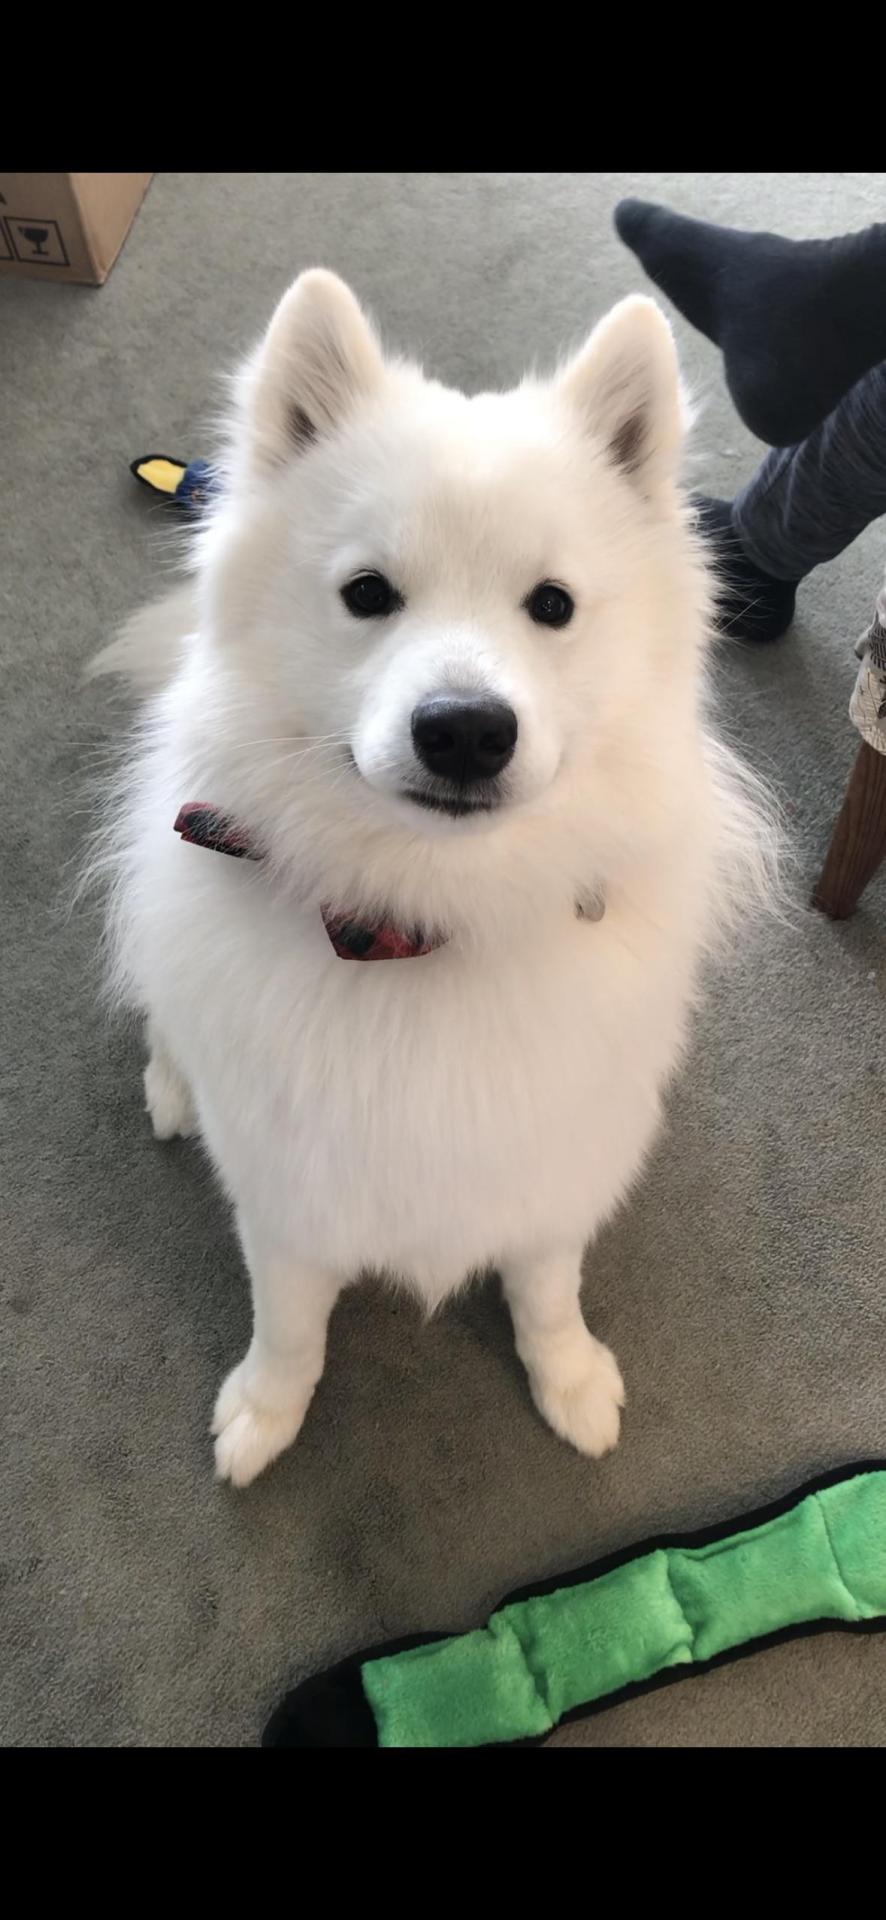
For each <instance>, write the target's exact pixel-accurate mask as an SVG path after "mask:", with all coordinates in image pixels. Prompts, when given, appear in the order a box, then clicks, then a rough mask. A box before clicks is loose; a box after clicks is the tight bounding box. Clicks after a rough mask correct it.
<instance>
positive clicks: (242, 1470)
mask: <svg viewBox="0 0 886 1920" xmlns="http://www.w3.org/2000/svg"><path fill="white" fill-rule="evenodd" d="M237 1226H238V1229H239V1233H240V1241H241V1245H242V1247H243V1252H244V1254H245V1256H246V1263H247V1266H248V1267H249V1274H250V1278H251V1280H252V1305H253V1314H254V1321H253V1333H252V1340H251V1343H250V1346H249V1351H248V1353H247V1354H246V1357H245V1359H244V1360H241V1362H240V1365H239V1367H235V1368H234V1371H233V1373H229V1374H228V1377H227V1379H226V1381H225V1382H224V1385H223V1387H222V1390H221V1392H220V1394H219V1396H218V1399H217V1401H216V1403H215V1415H214V1418H213V1422H212V1431H213V1433H214V1434H215V1436H216V1439H215V1465H216V1472H217V1474H218V1478H219V1479H220V1480H230V1481H232V1482H233V1485H234V1486H235V1487H247V1486H248V1485H249V1482H250V1480H254V1479H255V1477H256V1474H258V1473H261V1471H262V1468H263V1467H267V1466H269V1465H270V1463H271V1461H272V1460H275V1459H276V1458H277V1455H278V1453H282V1452H283V1450H284V1448H285V1447H288V1446H291V1444H292V1442H293V1440H294V1439H295V1436H296V1434H297V1433H298V1430H299V1428H300V1426H301V1424H302V1421H303V1419H304V1417H305V1414H306V1413H307V1410H308V1407H309V1406H310V1403H311V1400H312V1398H313V1393H314V1388H315V1387H316V1385H317V1382H318V1380H319V1378H320V1375H321V1373H322V1372H323V1363H324V1360H325V1357H326V1328H327V1325H328V1322H329V1316H330V1314H331V1312H332V1309H333V1307H334V1305H335V1302H336V1299H337V1298H338V1295H339V1293H340V1291H341V1288H342V1284H343V1283H342V1280H341V1279H340V1278H339V1276H338V1275H336V1274H333V1273H330V1272H327V1271H325V1270H324V1269H322V1268H319V1267H315V1266H312V1265H311V1266H309V1265H307V1264H306V1263H305V1262H304V1261H302V1260H299V1259H297V1258H296V1257H295V1256H294V1255H293V1254H292V1253H290V1252H289V1251H288V1250H287V1249H286V1248H285V1247H276V1246H272V1245H270V1244H269V1243H268V1241H267V1239H266V1237H265V1236H264V1235H263V1234H262V1233H261V1232H257V1231H255V1230H253V1228H252V1227H251V1226H247V1224H246V1222H245V1221H244V1218H243V1215H242V1213H239V1214H238V1216H237Z"/></svg>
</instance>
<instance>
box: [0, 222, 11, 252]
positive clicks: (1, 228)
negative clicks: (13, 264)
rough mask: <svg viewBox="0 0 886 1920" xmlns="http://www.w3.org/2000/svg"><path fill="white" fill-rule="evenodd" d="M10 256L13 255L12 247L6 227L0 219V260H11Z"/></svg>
mask: <svg viewBox="0 0 886 1920" xmlns="http://www.w3.org/2000/svg"><path fill="white" fill-rule="evenodd" d="M12 257H13V254H12V248H11V246H10V244H9V235H8V233H7V231H6V227H5V225H4V223H3V221H2V220H0V260H11V259H12Z"/></svg>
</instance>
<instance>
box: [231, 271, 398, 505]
mask: <svg viewBox="0 0 886 1920" xmlns="http://www.w3.org/2000/svg"><path fill="white" fill-rule="evenodd" d="M383 372H384V362H383V359H382V352H381V347H380V346H379V343H378V340H377V338H376V335H375V333H374V332H373V329H372V327H371V325H370V323H369V321H368V320H367V318H366V315H365V314H364V313H363V310H362V308H361V307H360V305H359V303H358V301H357V300H356V299H355V297H354V295H353V294H352V292H351V290H350V288H349V287H346V286H345V283H344V281H343V280H339V278H338V275H337V274H334V273H327V272H326V271H325V269H324V268H322V267H312V268H311V269H310V270H309V271H308V272H307V273H302V274H300V275H299V277H298V279H297V280H296V281H294V282H293V284H292V286H291V287H290V288H289V291H288V293H285V294H284V295H283V298H282V300H281V301H280V305H279V306H278V308H277V311H276V313H275V314H274V317H273V319H272V321H271V324H270V326H269V328H268V331H267V333H266V334H265V337H264V339H263V341H262V342H261V344H260V346H259V347H258V349H257V351H256V352H255V353H254V354H253V356H252V358H251V360H250V361H249V362H248V363H247V366H246V368H245V369H244V371H243V373H242V375H241V379H240V396H239V397H240V404H241V409H242V414H243V416H244V419H245V424H246V430H247V437H248V443H249V452H250V456H251V459H252V461H253V462H254V464H255V466H256V467H257V468H259V469H265V470H267V469H269V468H271V467H274V466H280V465H281V464H282V463H284V462H285V461H286V460H288V459H291V458H292V457H293V455H295V454H298V453H302V452H303V451H304V450H305V448H306V447H308V446H310V445H311V443H312V442H313V441H314V440H317V439H320V438H321V437H322V435H323V434H324V433H328V432H329V431H330V430H331V429H332V428H333V427H335V426H337V425H338V423H339V422H340V421H341V420H343V419H344V418H345V417H346V415H347V414H348V412H349V411H350V410H351V408H352V407H353V406H354V405H355V404H356V403H357V402H358V401H359V400H360V399H361V398H363V397H365V396H367V395H368V394H370V393H371V392H372V391H373V389H374V388H375V387H376V386H378V385H379V384H380V382H381V379H382V376H383Z"/></svg>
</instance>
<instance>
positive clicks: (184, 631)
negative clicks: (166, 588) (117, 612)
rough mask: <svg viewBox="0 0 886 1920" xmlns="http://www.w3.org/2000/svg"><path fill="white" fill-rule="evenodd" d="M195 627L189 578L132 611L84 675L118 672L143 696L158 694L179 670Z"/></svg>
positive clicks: (193, 602) (194, 606) (89, 678)
mask: <svg viewBox="0 0 886 1920" xmlns="http://www.w3.org/2000/svg"><path fill="white" fill-rule="evenodd" d="M196 627H197V599H196V591H195V587H194V585H193V583H192V582H190V581H188V582H186V583H185V584H184V585H183V586H181V587H177V588H176V589H175V591H174V592H173V593H170V594H167V595H166V597H165V599H163V600H158V601H155V602H154V603H153V605H151V606H149V607H143V608H142V609H141V612H140V613H135V614H133V616H132V618H131V619H130V620H127V622H126V625H125V627H123V629H122V630H121V632H120V633H119V634H118V635H117V638H116V640H112V641H111V643H110V646H107V647H103V648H102V650H101V653H97V654H96V655H95V658H94V659H93V660H90V662H89V665H88V666H87V668H86V678H87V680H95V679H98V678H99V676H100V675H102V674H117V675H118V676H119V677H120V678H121V679H124V680H127V681H128V682H129V684H130V686H133V687H135V688H137V690H138V692H139V693H141V694H143V695H150V694H152V693H159V691H160V689H161V688H162V687H165V686H166V685H167V684H168V682H169V681H170V680H172V679H173V678H174V676H175V674H176V673H177V672H178V669H179V667H180V665H181V663H182V661H183V659H184V657H185V654H186V652H187V648H188V642H189V640H190V638H191V636H192V634H193V633H194V632H195V631H196Z"/></svg>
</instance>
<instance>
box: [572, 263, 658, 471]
mask: <svg viewBox="0 0 886 1920" xmlns="http://www.w3.org/2000/svg"><path fill="white" fill-rule="evenodd" d="M560 384H561V389H562V390H563V392H564V393H565V395H566V397H567V398H568V400H569V402H570V404H571V405H572V406H573V407H574V408H575V409H576V410H577V412H578V413H579V415H580V417H581V419H582V420H583V422H584V425H585V428H586V430H587V432H589V433H591V434H592V435H593V437H594V438H595V440H597V441H599V442H601V443H602V445H603V447H604V449H605V452H606V455H607V457H608V458H609V459H610V460H611V461H612V464H613V465H614V466H616V467H618V468H620V470H621V471H622V472H623V473H624V474H625V475H626V476H627V478H628V479H629V480H631V481H632V482H633V483H634V484H635V485H636V486H637V488H638V490H639V491H640V492H641V493H646V494H650V493H653V492H654V491H655V490H656V489H657V488H658V487H659V486H661V485H664V484H666V483H667V482H668V481H671V480H673V479H674V478H675V476H676V471H677V463H678V459H679V452H680V444H681V441H682V439H683V433H684V428H685V425H686V422H687V417H688V409H687V407H686V403H685V399H684V396H683V392H682V389H681V384H680V370H679V367H678V364H677V350H676V347H675V345H674V336H673V334H672V333H671V329H670V327H669V326H668V323H667V320H666V319H665V316H664V314H663V313H662V311H661V308H660V307H658V306H657V305H656V303H655V301H654V300H647V299H646V298H645V297H644V295H642V294H632V295H631V296H630V298H629V299H627V300H621V301H620V302H619V304H618V306H617V307H613V309H612V312H611V313H608V314H607V315H606V317H605V319H603V320H601V321H600V323H599V325H598V326H597V327H595V328H594V331H593V333H592V334H591V336H590V338H589V340H588V341H587V342H586V343H585V345H584V346H583V347H582V348H581V350H580V352H579V353H578V354H576V356H575V358H574V360H572V361H570V363H569V364H568V366H567V367H566V368H565V370H564V372H563V374H562V375H561V381H560Z"/></svg>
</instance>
